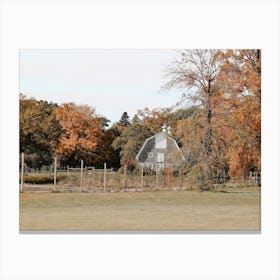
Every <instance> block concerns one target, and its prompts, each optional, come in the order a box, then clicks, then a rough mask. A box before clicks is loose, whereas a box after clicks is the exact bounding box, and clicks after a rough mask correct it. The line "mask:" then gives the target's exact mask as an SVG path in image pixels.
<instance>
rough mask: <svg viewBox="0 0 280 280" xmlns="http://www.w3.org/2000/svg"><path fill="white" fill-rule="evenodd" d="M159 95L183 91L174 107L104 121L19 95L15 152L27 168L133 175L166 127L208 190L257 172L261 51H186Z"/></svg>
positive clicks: (192, 174)
mask: <svg viewBox="0 0 280 280" xmlns="http://www.w3.org/2000/svg"><path fill="white" fill-rule="evenodd" d="M166 78H167V83H166V84H165V85H164V86H163V90H170V89H172V88H179V89H180V90H182V92H184V94H183V97H182V99H181V100H179V101H178V105H177V106H176V107H172V108H165V109H154V110H150V109H147V108H145V109H142V110H139V111H138V112H137V114H136V115H135V116H133V117H132V119H130V117H129V116H128V115H127V113H126V112H124V113H123V115H122V116H121V118H120V120H119V121H118V122H116V123H114V124H113V125H112V126H111V127H110V128H109V120H108V119H106V118H105V117H103V116H100V115H98V114H97V113H96V111H95V110H94V109H93V108H90V107H89V106H86V105H84V106H78V105H76V104H74V103H66V104H62V105H57V104H55V103H49V102H46V101H37V100H35V99H33V98H26V97H25V96H24V95H21V96H20V150H21V151H24V152H25V154H26V161H27V164H28V165H30V166H32V167H42V166H43V165H49V164H51V163H52V161H53V157H54V156H55V155H58V156H59V160H60V164H61V165H62V166H66V165H70V166H74V165H79V160H80V159H83V160H84V162H85V164H86V165H94V166H96V167H101V166H102V165H103V163H104V162H106V163H107V166H109V167H115V168H119V167H120V166H122V165H126V166H127V167H128V169H129V170H133V169H134V168H135V166H136V165H137V162H136V161H135V156H136V154H137V153H138V151H139V149H140V148H141V146H142V144H143V143H144V141H145V139H146V138H148V137H150V136H151V135H153V134H155V133H158V132H159V131H161V126H162V125H163V124H167V125H170V126H171V128H172V136H173V137H174V138H175V139H176V140H177V142H178V144H179V146H180V147H181V149H182V152H183V153H184V156H185V159H186V160H185V162H184V163H183V164H182V165H181V167H180V171H181V172H184V173H185V174H188V177H189V179H190V180H193V183H194V184H201V185H202V186H205V188H208V187H209V186H210V185H212V184H213V182H216V181H217V178H219V176H220V175H221V174H223V176H225V174H226V176H228V177H231V178H242V177H243V176H244V175H245V174H246V173H248V172H250V171H257V172H260V171H261V53H260V50H225V51H221V50H184V51H180V52H179V53H178V56H177V59H176V60H175V61H173V62H172V63H171V64H170V65H169V66H168V67H167V68H166Z"/></svg>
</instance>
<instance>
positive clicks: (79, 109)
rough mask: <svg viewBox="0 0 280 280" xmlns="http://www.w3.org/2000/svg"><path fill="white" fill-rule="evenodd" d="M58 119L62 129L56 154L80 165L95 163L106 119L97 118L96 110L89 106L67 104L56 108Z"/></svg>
mask: <svg viewBox="0 0 280 280" xmlns="http://www.w3.org/2000/svg"><path fill="white" fill-rule="evenodd" d="M55 114H56V118H57V120H58V122H59V124H60V126H61V128H62V133H61V135H60V137H59V140H58V145H57V148H56V153H57V154H59V155H62V156H63V157H64V159H65V158H67V159H68V162H71V163H72V164H75V163H76V164H78V163H79V161H80V160H81V159H84V161H85V164H92V163H93V162H94V157H95V152H96V147H97V144H98V141H99V138H100V137H101V136H102V135H103V133H104V131H103V130H102V126H103V125H104V119H103V118H100V117H99V116H97V114H96V112H95V110H94V109H93V108H91V107H89V106H87V105H80V106H78V105H76V104H74V103H65V104H63V105H62V106H60V107H57V108H56V111H55Z"/></svg>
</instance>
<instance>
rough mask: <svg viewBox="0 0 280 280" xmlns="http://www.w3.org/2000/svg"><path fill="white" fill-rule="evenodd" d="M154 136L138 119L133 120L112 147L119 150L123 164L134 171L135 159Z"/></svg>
mask: <svg viewBox="0 0 280 280" xmlns="http://www.w3.org/2000/svg"><path fill="white" fill-rule="evenodd" d="M151 135H152V132H151V130H150V129H149V127H147V126H146V125H145V124H144V123H143V121H141V120H140V119H139V118H138V117H135V116H134V118H133V122H132V123H131V124H130V125H129V126H128V127H127V129H126V130H124V131H123V132H122V133H121V135H120V136H119V137H117V138H116V139H115V140H114V142H113V144H112V146H113V147H114V149H115V150H119V152H120V158H121V164H122V165H126V166H127V167H128V169H129V170H133V169H134V168H135V167H136V165H137V162H136V160H135V157H136V155H137V153H138V152H139V150H140V149H141V147H142V145H143V143H144V142H145V140H146V139H147V138H148V137H150V136H151Z"/></svg>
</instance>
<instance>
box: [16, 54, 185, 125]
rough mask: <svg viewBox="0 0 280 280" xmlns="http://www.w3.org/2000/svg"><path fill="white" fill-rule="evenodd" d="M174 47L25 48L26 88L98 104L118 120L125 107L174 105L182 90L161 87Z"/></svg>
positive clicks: (55, 98)
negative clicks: (124, 48) (140, 48)
mask: <svg viewBox="0 0 280 280" xmlns="http://www.w3.org/2000/svg"><path fill="white" fill-rule="evenodd" d="M175 56H176V53H175V51H174V50H148V49H147V50H144V49H143V50H21V51H20V92H21V93H23V94H25V95H26V96H28V97H35V98H36V99H43V100H48V101H54V102H57V103H63V102H75V103H76V104H87V105H90V106H92V107H95V108H96V111H97V113H98V114H101V115H103V116H105V117H107V118H108V119H109V120H111V121H112V122H115V121H118V120H119V119H120V117H121V115H122V113H123V112H124V111H127V112H128V114H129V116H130V117H132V116H133V115H134V114H135V113H136V111H137V110H138V109H142V108H144V107H148V108H150V109H152V108H158V107H168V106H171V105H174V104H175V103H176V102H177V101H178V100H179V99H180V96H181V94H180V93H179V92H176V91H173V92H169V93H164V92H162V91H160V89H161V86H162V85H163V84H164V82H165V79H164V75H163V71H164V68H165V66H166V65H167V64H169V63H170V62H171V61H172V60H173V59H174V57H175Z"/></svg>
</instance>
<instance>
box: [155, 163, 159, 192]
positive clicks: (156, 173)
mask: <svg viewBox="0 0 280 280" xmlns="http://www.w3.org/2000/svg"><path fill="white" fill-rule="evenodd" d="M157 185H158V172H157V166H156V187H155V190H157Z"/></svg>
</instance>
